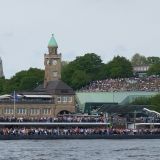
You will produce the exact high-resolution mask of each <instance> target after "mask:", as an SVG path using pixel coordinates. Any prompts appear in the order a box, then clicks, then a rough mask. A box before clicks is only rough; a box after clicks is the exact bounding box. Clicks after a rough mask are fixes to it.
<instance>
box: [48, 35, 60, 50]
mask: <svg viewBox="0 0 160 160" xmlns="http://www.w3.org/2000/svg"><path fill="white" fill-rule="evenodd" d="M48 47H58V45H57V42H56V40H55V38H54V35H53V34H52V37H51V39H50V40H49V43H48Z"/></svg>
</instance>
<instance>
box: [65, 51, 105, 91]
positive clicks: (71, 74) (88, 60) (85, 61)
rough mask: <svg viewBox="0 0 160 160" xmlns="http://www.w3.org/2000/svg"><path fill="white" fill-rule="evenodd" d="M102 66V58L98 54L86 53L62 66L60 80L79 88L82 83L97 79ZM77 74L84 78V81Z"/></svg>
mask: <svg viewBox="0 0 160 160" xmlns="http://www.w3.org/2000/svg"><path fill="white" fill-rule="evenodd" d="M102 66H103V63H102V60H101V58H100V57H99V56H98V55H96V54H95V53H87V54H85V55H84V56H79V57H76V59H75V60H73V61H72V62H70V63H69V64H67V65H65V66H63V67H62V80H63V81H64V82H66V83H67V84H68V85H70V86H71V87H73V88H74V89H79V88H80V87H82V86H83V85H84V84H87V83H89V82H90V81H93V80H97V79H98V74H99V72H100V70H101V68H102ZM76 72H77V73H76ZM78 74H79V75H81V76H82V77H83V78H84V81H83V80H82V79H81V78H80V76H79V75H78ZM74 78H75V79H74ZM80 79H81V80H80ZM78 80H79V82H78Z"/></svg>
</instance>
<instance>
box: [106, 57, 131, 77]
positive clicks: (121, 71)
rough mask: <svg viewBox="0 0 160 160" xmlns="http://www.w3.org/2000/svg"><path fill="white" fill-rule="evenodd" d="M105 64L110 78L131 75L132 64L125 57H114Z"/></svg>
mask: <svg viewBox="0 0 160 160" xmlns="http://www.w3.org/2000/svg"><path fill="white" fill-rule="evenodd" d="M107 65H108V66H107V67H108V71H109V73H108V74H109V77H111V78H124V77H131V76H132V75H133V69H132V65H131V63H130V61H129V60H127V59H126V58H125V57H120V56H117V57H114V58H113V60H112V61H110V62H109V63H108V64H107Z"/></svg>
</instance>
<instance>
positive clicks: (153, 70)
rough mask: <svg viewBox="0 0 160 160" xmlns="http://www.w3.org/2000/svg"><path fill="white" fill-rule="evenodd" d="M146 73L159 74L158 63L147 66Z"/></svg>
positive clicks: (159, 65) (159, 64)
mask: <svg viewBox="0 0 160 160" xmlns="http://www.w3.org/2000/svg"><path fill="white" fill-rule="evenodd" d="M147 74H148V75H160V63H156V64H153V65H151V66H150V67H149V70H148V72H147Z"/></svg>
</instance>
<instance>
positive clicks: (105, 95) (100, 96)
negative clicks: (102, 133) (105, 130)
mask: <svg viewBox="0 0 160 160" xmlns="http://www.w3.org/2000/svg"><path fill="white" fill-rule="evenodd" d="M158 93H159V92H146V91H126V92H76V101H77V104H78V108H79V110H80V111H81V112H82V113H89V114H90V113H91V112H93V113H96V112H97V111H98V110H100V109H101V108H102V107H104V106H105V107H107V106H114V107H116V106H117V105H128V104H129V103H131V102H133V101H134V100H135V99H136V98H141V97H146V98H147V97H152V96H155V95H156V94H158Z"/></svg>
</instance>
